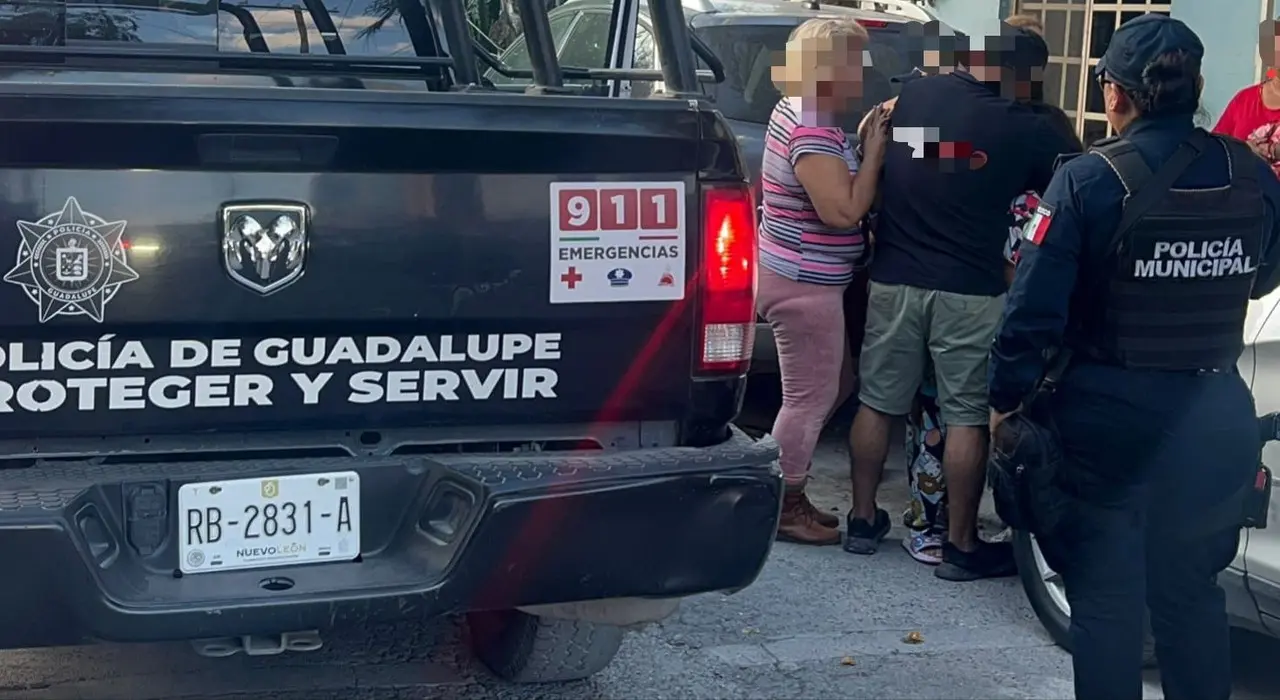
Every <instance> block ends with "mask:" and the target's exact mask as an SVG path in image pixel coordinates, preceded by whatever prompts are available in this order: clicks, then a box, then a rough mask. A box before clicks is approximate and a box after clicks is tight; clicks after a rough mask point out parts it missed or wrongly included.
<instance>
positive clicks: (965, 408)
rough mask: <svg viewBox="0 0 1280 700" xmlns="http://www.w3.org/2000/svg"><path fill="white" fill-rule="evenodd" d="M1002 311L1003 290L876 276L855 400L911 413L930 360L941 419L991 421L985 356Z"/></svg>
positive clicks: (884, 410) (956, 422) (976, 423)
mask: <svg viewBox="0 0 1280 700" xmlns="http://www.w3.org/2000/svg"><path fill="white" fill-rule="evenodd" d="M1003 311H1004V295H1001V296H998V297H984V296H972V295H968V294H953V293H951V292H939V291H934V290H930V289H920V288H918V287H908V286H905V285H898V284H879V283H876V282H872V283H871V288H870V292H869V294H868V303H867V333H866V337H865V338H864V339H863V341H862V356H861V357H860V358H859V362H858V378H859V381H860V384H861V388H860V389H859V391H858V400H859V401H861V402H862V404H863V405H865V406H867V407H868V408H871V409H874V410H876V411H879V412H880V413H884V414H886V415H891V416H903V415H906V414H907V413H909V412H910V411H911V401H912V399H914V398H915V395H916V391H917V390H918V389H919V388H920V382H922V381H923V380H924V375H925V369H926V367H927V363H928V362H930V361H932V363H933V372H934V375H935V378H936V380H937V385H938V408H939V411H940V412H941V414H942V422H943V424H944V425H956V426H985V425H987V423H988V421H989V420H990V414H989V412H988V409H987V357H988V355H989V353H990V351H991V341H992V340H993V339H994V338H995V334H996V329H997V328H998V327H999V325H1000V317H1001V314H1002V312H1003Z"/></svg>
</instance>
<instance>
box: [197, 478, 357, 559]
mask: <svg viewBox="0 0 1280 700" xmlns="http://www.w3.org/2000/svg"><path fill="white" fill-rule="evenodd" d="M178 528H179V532H180V533H181V536H180V539H179V542H180V543H181V546H180V547H179V568H180V569H181V570H182V572H183V573H184V574H203V573H209V572H214V571H234V570H237V569H260V568H265V567H270V566H292V565H295V564H312V563H315V562H322V561H349V560H351V559H354V558H356V557H357V556H359V555H360V476H359V475H358V474H356V473H355V472H332V473H328V474H297V475H294V476H278V477H270V478H265V479H235V480H232V481H206V482H202V483H198V484H185V485H184V486H183V487H182V488H180V489H178Z"/></svg>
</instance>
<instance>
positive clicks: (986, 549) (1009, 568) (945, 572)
mask: <svg viewBox="0 0 1280 700" xmlns="http://www.w3.org/2000/svg"><path fill="white" fill-rule="evenodd" d="M1017 573H1018V565H1017V563H1015V562H1014V560H1013V544H1012V543H1009V542H984V541H982V540H978V548H977V549H975V550H973V551H972V552H965V551H962V550H960V549H958V548H957V547H956V546H955V545H953V544H951V543H950V542H944V543H943V544H942V563H941V564H939V565H938V568H937V569H934V571H933V575H934V576H937V577H938V578H940V579H945V580H947V581H977V580H978V579H983V578H1002V577H1005V576H1015V575H1017Z"/></svg>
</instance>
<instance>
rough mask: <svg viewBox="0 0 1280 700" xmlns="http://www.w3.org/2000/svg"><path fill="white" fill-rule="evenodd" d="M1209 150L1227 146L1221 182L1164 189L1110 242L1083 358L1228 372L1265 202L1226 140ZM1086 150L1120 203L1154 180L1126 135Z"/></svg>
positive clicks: (1236, 147) (1244, 161)
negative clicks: (1112, 176) (1120, 188)
mask: <svg viewBox="0 0 1280 700" xmlns="http://www.w3.org/2000/svg"><path fill="white" fill-rule="evenodd" d="M1215 147H1221V148H1224V149H1226V152H1227V161H1228V163H1229V166H1230V176H1231V182H1230V184H1229V185H1228V186H1226V187H1220V188H1213V189H1204V190H1180V189H1169V190H1168V191H1167V192H1165V193H1164V195H1163V196H1161V197H1160V198H1158V199H1156V200H1155V205H1154V206H1153V207H1151V208H1150V209H1149V210H1148V213H1147V214H1145V215H1144V216H1142V217H1141V218H1140V219H1138V220H1137V222H1136V223H1135V225H1134V226H1133V227H1132V228H1131V229H1130V230H1129V232H1128V234H1127V235H1123V236H1121V237H1120V240H1119V243H1118V244H1116V245H1113V246H1112V249H1111V250H1110V251H1109V255H1108V257H1107V258H1106V261H1105V262H1104V263H1103V264H1104V269H1103V273H1102V275H1101V276H1100V278H1099V279H1096V282H1097V283H1098V288H1099V292H1100V297H1101V298H1100V299H1097V297H1095V300H1096V301H1100V302H1101V304H1100V307H1101V310H1100V313H1098V312H1096V309H1097V308H1098V307H1097V306H1094V309H1093V310H1095V313H1090V314H1089V315H1088V316H1089V320H1088V321H1086V323H1085V328H1083V329H1082V330H1083V331H1084V332H1083V338H1082V339H1083V340H1084V341H1085V345H1086V347H1084V348H1083V350H1084V351H1085V354H1086V355H1088V356H1090V357H1092V358H1093V359H1095V360H1097V361H1101V362H1106V363H1108V364H1116V365H1120V366H1122V367H1128V368H1135V369H1152V370H1168V371H1195V370H1208V369H1227V368H1229V367H1233V366H1234V365H1235V363H1236V361H1237V360H1238V359H1239V357H1240V353H1241V351H1242V350H1243V349H1244V342H1243V336H1244V319H1245V312H1246V309H1247V307H1248V303H1249V296H1250V293H1251V291H1252V290H1253V280H1254V277H1255V276H1256V274H1257V269H1258V264H1259V262H1260V258H1261V252H1262V242H1263V239H1264V230H1263V212H1264V206H1265V204H1264V200H1263V196H1262V190H1261V187H1260V184H1259V182H1258V180H1257V177H1256V176H1257V172H1258V168H1256V167H1253V166H1254V165H1255V163H1254V162H1253V160H1254V159H1255V158H1256V157H1257V156H1255V155H1254V154H1253V153H1252V152H1251V151H1250V150H1249V148H1248V147H1247V146H1245V145H1244V144H1243V143H1241V142H1239V141H1235V140H1232V139H1224V138H1217V137H1214V138H1213V139H1212V140H1211V141H1209V143H1208V148H1215ZM1091 150H1092V151H1093V152H1094V153H1097V154H1098V155H1100V156H1101V157H1102V158H1104V159H1106V161H1107V163H1108V164H1109V165H1110V166H1111V168H1112V169H1113V170H1114V171H1115V172H1116V174H1117V175H1118V176H1119V177H1120V180H1121V181H1122V182H1123V184H1124V187H1125V191H1126V193H1127V194H1126V195H1125V204H1126V205H1127V204H1128V203H1129V201H1130V199H1131V198H1132V197H1133V195H1134V193H1135V192H1137V191H1138V189H1139V188H1140V187H1142V186H1143V184H1145V183H1146V181H1147V180H1149V179H1150V178H1151V176H1152V174H1153V173H1152V172H1151V170H1150V168H1148V167H1147V165H1146V163H1145V162H1144V161H1143V160H1142V156H1140V155H1139V154H1138V152H1137V150H1136V149H1135V148H1134V147H1133V146H1132V145H1131V144H1130V143H1128V142H1127V141H1125V140H1124V139H1117V140H1115V141H1111V142H1104V143H1103V144H1100V145H1097V146H1095V147H1094V148H1093V149H1091ZM1200 157H1201V158H1203V155H1202V156H1200ZM1191 167H1195V165H1194V162H1193V164H1192V166H1191ZM1091 306H1092V305H1091Z"/></svg>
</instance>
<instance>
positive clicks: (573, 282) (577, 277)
mask: <svg viewBox="0 0 1280 700" xmlns="http://www.w3.org/2000/svg"><path fill="white" fill-rule="evenodd" d="M560 281H561V282H564V283H565V284H567V285H569V289H573V288H574V287H576V286H578V283H579V282H581V281H582V273H581V272H578V268H576V267H572V266H570V267H569V271H568V272H566V273H564V274H563V275H560Z"/></svg>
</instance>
